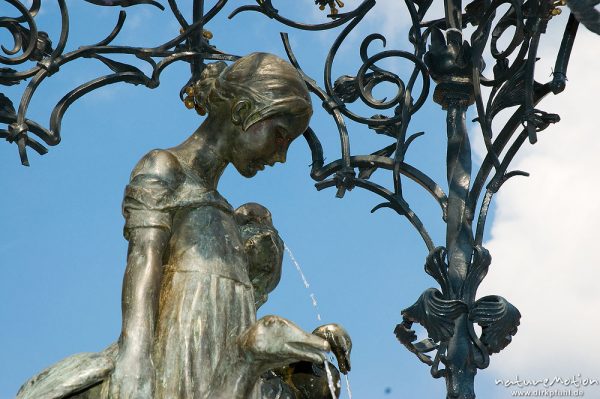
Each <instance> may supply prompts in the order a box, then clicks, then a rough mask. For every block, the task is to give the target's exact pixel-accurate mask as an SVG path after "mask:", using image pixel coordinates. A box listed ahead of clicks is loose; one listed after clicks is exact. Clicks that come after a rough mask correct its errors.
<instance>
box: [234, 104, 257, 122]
mask: <svg viewBox="0 0 600 399" xmlns="http://www.w3.org/2000/svg"><path fill="white" fill-rule="evenodd" d="M251 108H252V104H251V103H250V101H248V100H238V101H235V102H234V104H233V106H232V107H231V121H232V122H233V124H234V125H243V123H244V121H245V120H246V118H247V117H248V116H249V115H250V110H251Z"/></svg>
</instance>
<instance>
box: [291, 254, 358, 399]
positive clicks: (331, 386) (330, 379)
mask: <svg viewBox="0 0 600 399" xmlns="http://www.w3.org/2000/svg"><path fill="white" fill-rule="evenodd" d="M284 247H285V252H286V253H287V254H288V256H289V258H290V260H291V261H292V263H293V264H294V266H295V267H296V270H297V271H298V274H299V275H300V278H301V279H302V283H303V284H304V288H306V289H307V290H308V291H309V297H310V302H311V303H312V306H313V309H314V310H315V312H316V314H317V320H318V321H321V313H320V312H319V304H318V302H317V297H316V295H315V293H314V292H311V291H310V284H309V283H308V279H307V278H306V276H305V275H304V272H303V271H302V267H301V266H300V263H298V261H297V260H296V257H295V256H294V254H293V253H292V250H291V249H290V248H289V247H288V246H287V244H284ZM330 359H331V360H332V361H333V357H332V356H330ZM324 365H325V372H326V373H327V383H328V385H329V391H330V392H331V397H332V398H333V399H336V396H335V387H334V383H333V375H332V374H331V370H329V365H328V362H327V360H325V361H324ZM345 380H346V391H347V392H348V398H349V399H352V390H351V388H350V379H349V378H348V374H346V375H345Z"/></svg>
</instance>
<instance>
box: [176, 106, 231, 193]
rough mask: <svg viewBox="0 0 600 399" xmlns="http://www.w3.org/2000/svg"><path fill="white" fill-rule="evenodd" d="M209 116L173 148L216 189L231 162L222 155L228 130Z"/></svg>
mask: <svg viewBox="0 0 600 399" xmlns="http://www.w3.org/2000/svg"><path fill="white" fill-rule="evenodd" d="M222 130H224V129H223V126H218V124H217V123H214V122H213V121H211V120H210V118H207V119H206V120H205V121H204V123H202V125H201V126H200V127H199V128H198V129H197V130H196V131H195V132H194V133H193V134H192V135H191V136H190V137H188V138H187V140H185V141H184V142H183V143H181V144H179V145H178V146H176V147H173V148H172V149H171V152H173V153H174V154H175V155H176V156H177V158H178V159H179V161H180V162H182V163H185V166H187V168H188V169H189V170H191V171H192V172H194V174H195V177H197V178H198V179H199V180H201V181H202V183H203V184H204V185H205V186H206V187H207V188H209V189H213V190H214V189H216V188H217V184H218V183H219V179H220V178H221V175H222V174H223V171H224V170H225V168H226V167H227V165H228V164H229V162H228V161H227V160H226V159H225V157H224V156H223V155H222V154H223V153H224V151H223V148H225V146H226V141H227V137H228V132H225V131H222Z"/></svg>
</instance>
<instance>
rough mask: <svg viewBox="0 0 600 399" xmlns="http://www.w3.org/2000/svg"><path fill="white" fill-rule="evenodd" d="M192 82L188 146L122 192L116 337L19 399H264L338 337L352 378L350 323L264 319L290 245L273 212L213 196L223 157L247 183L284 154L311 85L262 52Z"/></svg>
mask: <svg viewBox="0 0 600 399" xmlns="http://www.w3.org/2000/svg"><path fill="white" fill-rule="evenodd" d="M193 86H194V90H193V96H194V101H195V102H196V104H199V105H198V106H200V107H202V109H204V110H206V111H207V112H208V117H207V118H206V120H205V121H204V122H203V123H202V125H201V126H200V127H199V128H198V129H197V130H196V131H195V132H194V133H193V134H192V135H191V136H190V137H189V138H188V139H187V140H186V141H184V142H183V143H181V144H180V145H178V146H176V147H173V148H169V149H165V150H153V151H151V152H149V153H148V154H147V155H146V156H144V157H143V158H142V159H141V160H140V161H139V163H138V164H137V166H136V167H135V168H134V170H133V172H132V174H131V179H130V182H129V184H128V185H127V187H126V189H125V198H124V200H123V214H124V216H125V228H124V235H125V238H126V239H127V240H128V241H129V249H128V256H127V268H126V271H125V277H124V281H123V298H122V310H123V325H122V332H121V336H120V338H119V341H118V342H117V343H116V344H114V345H111V346H110V347H109V348H108V349H107V350H105V351H104V352H101V353H98V354H79V355H75V356H72V357H70V358H68V359H65V360H63V361H62V362H59V363H58V364H56V365H54V366H52V367H51V368H49V369H48V370H45V371H44V372H42V373H41V374H39V375H38V376H36V377H34V378H33V379H32V380H30V381H29V382H27V383H26V384H25V385H24V386H23V388H22V389H21V391H20V392H19V395H18V398H19V399H30V398H31V399H33V398H41V397H43V398H48V399H50V398H61V397H66V396H68V397H74V398H75V397H76V398H88V399H91V398H98V399H100V398H110V399H135V398H139V399H142V398H143V399H148V398H154V399H178V398H180V399H189V398H198V399H202V398H207V399H208V398H211V399H218V398H222V399H233V398H237V399H246V398H258V397H262V398H267V397H268V395H267V394H261V388H260V384H257V383H258V382H259V380H260V377H261V376H262V375H263V374H265V373H267V372H268V371H269V370H271V369H274V368H279V367H283V366H287V365H289V364H290V363H294V362H298V361H305V362H309V363H317V364H323V362H324V361H325V356H324V353H325V352H328V351H330V350H331V346H332V345H333V347H334V353H335V355H336V356H337V357H338V359H339V362H340V367H341V369H342V371H344V372H348V370H349V355H350V349H351V343H350V338H349V337H348V334H347V333H346V332H345V331H344V330H343V329H342V328H341V327H339V326H337V325H328V326H322V327H320V328H319V329H317V330H316V331H315V333H314V334H309V333H306V332H304V331H302V330H301V329H300V328H299V327H297V326H296V325H295V324H293V323H292V322H290V321H288V320H286V319H283V318H281V317H277V316H266V317H264V318H262V319H260V320H258V321H257V320H256V310H257V308H258V307H259V306H260V305H262V304H263V303H264V302H265V301H266V299H267V296H268V294H269V292H271V291H272V290H273V289H274V288H275V287H276V286H277V284H278V282H279V279H280V276H281V263H282V257H283V242H282V240H281V238H280V237H279V235H278V233H277V230H276V229H275V228H274V227H273V223H272V218H271V214H270V212H269V211H268V210H267V209H266V208H264V207H262V206H261V205H259V204H254V203H249V204H245V205H243V206H241V207H239V208H238V209H236V210H234V209H233V208H232V207H231V205H229V203H228V202H227V201H226V200H225V199H224V198H223V197H222V196H221V195H220V194H219V193H218V191H217V184H218V181H219V178H220V176H221V174H222V173H223V171H224V169H225V167H226V166H227V165H228V164H233V165H234V167H235V168H236V169H237V170H238V171H239V172H240V173H241V174H242V175H243V176H246V177H252V176H254V175H255V174H256V173H257V172H258V171H259V170H263V169H264V168H265V166H266V165H270V166H272V165H274V164H275V163H276V162H281V163H283V162H285V160H286V153H287V150H288V147H289V145H290V143H291V142H292V140H294V139H295V138H297V137H298V136H300V135H301V134H302V133H303V132H304V131H305V130H306V129H307V126H308V122H309V119H310V116H311V114H312V107H311V101H310V97H309V94H308V91H307V88H306V85H305V84H304V81H303V80H302V79H301V77H300V75H299V74H298V72H297V71H296V69H295V68H294V67H292V65H290V64H289V63H287V62H286V61H283V60H282V59H280V58H278V57H276V56H273V55H270V54H265V53H254V54H251V55H249V56H246V57H242V58H240V59H239V60H238V61H236V62H235V63H233V64H232V65H230V66H227V65H226V64H225V63H216V64H211V65H208V66H207V67H206V68H205V70H204V71H203V73H202V76H201V80H200V81H198V82H195V83H194V84H193ZM330 343H331V345H330ZM282 383H284V382H282ZM302 384H303V383H302V381H300V382H298V383H297V385H299V386H302ZM305 391H306V390H305ZM72 395H74V396H72ZM311 397H312V396H311Z"/></svg>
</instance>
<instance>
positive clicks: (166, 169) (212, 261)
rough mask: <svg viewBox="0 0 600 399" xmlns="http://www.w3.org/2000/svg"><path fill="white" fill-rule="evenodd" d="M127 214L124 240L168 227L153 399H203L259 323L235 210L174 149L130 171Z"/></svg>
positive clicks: (157, 153) (149, 157) (156, 154)
mask: <svg viewBox="0 0 600 399" xmlns="http://www.w3.org/2000/svg"><path fill="white" fill-rule="evenodd" d="M200 174H201V172H200ZM123 214H124V216H125V220H126V222H125V228H124V234H125V237H126V238H128V237H129V234H130V232H131V231H132V230H133V229H139V228H160V229H165V230H166V231H168V232H170V240H169V244H168V246H167V249H166V251H165V253H164V256H163V275H162V282H161V288H160V302H159V309H158V317H157V324H156V332H155V340H154V345H153V363H154V367H155V372H156V382H155V396H154V399H205V395H206V392H207V390H208V387H209V385H210V382H211V378H212V376H213V373H214V372H215V369H216V367H218V364H219V361H220V360H221V358H222V357H223V356H224V354H225V352H226V351H227V350H228V348H230V347H231V346H232V345H235V340H236V338H237V337H238V336H239V335H240V333H242V332H243V331H244V330H245V329H246V328H247V327H248V326H250V325H251V324H252V323H254V322H255V321H256V313H255V308H254V296H253V290H252V285H251V283H250V280H249V277H248V261H247V259H246V255H245V253H244V251H243V245H242V241H241V238H240V233H239V229H238V226H237V225H236V223H235V220H234V217H233V208H232V207H231V205H229V203H228V202H227V201H226V200H225V199H224V198H223V197H222V196H221V195H220V194H219V193H218V192H217V191H216V190H211V189H208V188H207V187H206V185H205V184H203V182H202V180H201V179H199V178H198V173H194V172H192V171H191V170H190V169H188V168H187V167H186V166H185V165H184V164H183V163H182V162H180V161H179V160H178V159H177V157H176V156H175V155H174V154H173V153H171V152H169V151H168V150H154V151H152V152H150V153H149V154H147V155H146V156H145V157H144V158H143V159H142V160H141V161H140V163H139V164H138V166H137V167H136V168H135V169H134V171H133V173H132V175H131V179H130V182H129V184H128V185H127V187H126V189H125V197H124V201H123Z"/></svg>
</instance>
